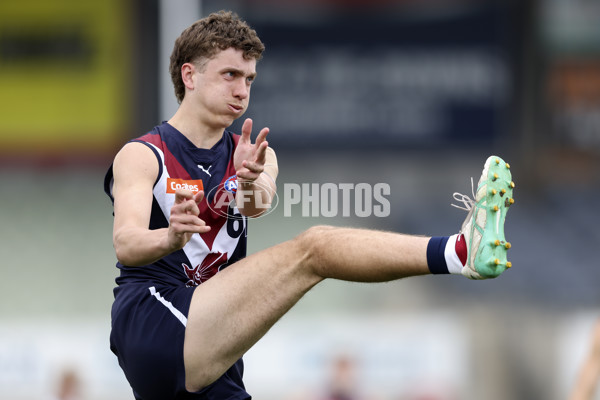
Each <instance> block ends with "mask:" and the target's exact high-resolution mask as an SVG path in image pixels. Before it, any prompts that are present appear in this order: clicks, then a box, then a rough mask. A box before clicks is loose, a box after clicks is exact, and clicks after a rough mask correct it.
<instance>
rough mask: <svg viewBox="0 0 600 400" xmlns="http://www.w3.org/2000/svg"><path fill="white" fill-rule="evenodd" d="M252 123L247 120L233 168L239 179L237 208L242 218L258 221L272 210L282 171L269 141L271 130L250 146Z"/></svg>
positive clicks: (266, 131)
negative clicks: (277, 181)
mask: <svg viewBox="0 0 600 400" xmlns="http://www.w3.org/2000/svg"><path fill="white" fill-rule="evenodd" d="M251 132H252V120H251V119H249V118H248V119H246V121H244V125H243V127H242V137H241V139H240V142H239V143H238V147H237V148H236V153H235V155H234V164H235V168H236V174H237V177H238V184H239V185H238V191H237V194H236V204H237V207H238V209H239V210H240V212H241V213H242V215H245V216H247V217H257V216H259V215H261V214H263V213H264V212H265V211H267V210H268V209H269V208H270V207H271V203H272V201H273V196H275V192H276V191H277V184H276V179H277V174H278V173H279V167H278V165H277V157H276V155H275V151H274V150H273V149H272V148H270V147H269V144H268V142H267V141H266V137H267V134H268V133H269V128H263V129H262V130H261V131H260V132H259V134H258V136H257V138H256V142H255V143H254V144H252V142H251V138H250V136H251Z"/></svg>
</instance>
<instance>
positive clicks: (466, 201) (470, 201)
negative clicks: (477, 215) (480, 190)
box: [450, 177, 475, 211]
mask: <svg viewBox="0 0 600 400" xmlns="http://www.w3.org/2000/svg"><path fill="white" fill-rule="evenodd" d="M471 194H472V195H473V197H472V198H471V197H469V196H468V195H466V194H462V193H458V192H454V194H453V195H452V197H453V198H454V200H456V201H457V202H459V203H462V204H463V205H464V207H463V206H461V205H456V204H450V205H451V206H452V207H456V208H459V209H461V210H465V211H471V209H472V208H473V205H474V204H475V186H474V185H473V177H471Z"/></svg>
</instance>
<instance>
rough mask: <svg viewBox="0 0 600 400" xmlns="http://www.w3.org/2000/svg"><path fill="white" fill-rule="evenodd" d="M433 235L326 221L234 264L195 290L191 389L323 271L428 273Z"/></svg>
mask: <svg viewBox="0 0 600 400" xmlns="http://www.w3.org/2000/svg"><path fill="white" fill-rule="evenodd" d="M428 241H429V238H426V237H420V236H408V235H402V234H396V233H390V232H383V231H373V230H363V229H349V228H333V227H324V226H318V227H313V228H310V229H309V230H307V231H306V232H304V233H302V234H301V235H299V236H298V237H296V238H295V239H293V240H290V241H288V242H284V243H282V244H279V245H277V246H274V247H272V248H269V249H266V250H264V251H261V252H259V253H256V254H253V255H251V256H249V257H247V258H245V259H243V260H241V261H239V262H237V263H235V264H233V265H231V266H229V267H227V268H226V269H225V270H223V271H221V272H219V273H218V274H217V275H215V276H214V277H213V278H211V279H210V280H208V281H207V282H204V283H203V284H202V285H200V286H198V287H197V288H196V290H195V292H194V295H193V297H192V303H191V306H190V310H189V315H188V322H187V328H186V336H185V344H184V360H185V369H186V386H187V389H188V390H190V391H196V390H199V389H201V388H202V387H205V386H206V385H208V384H210V383H211V382H213V381H215V380H216V379H217V378H219V377H220V376H221V375H222V374H223V373H224V372H225V371H226V370H227V369H228V368H229V367H230V366H231V365H233V363H234V362H235V361H237V360H238V359H239V358H240V357H241V356H242V355H243V354H244V353H245V352H246V351H247V350H248V349H250V347H252V346H253V345H254V344H255V343H256V342H257V341H258V340H259V339H260V338H261V337H262V336H263V335H264V334H265V333H266V332H267V331H268V330H269V329H270V328H271V327H272V326H273V324H275V322H277V320H279V318H281V317H282V316H283V315H284V314H285V313H286V312H287V311H288V310H289V309H290V308H291V307H292V306H293V305H294V304H296V302H297V301H298V300H300V298H302V296H303V295H304V294H305V293H306V292H308V291H309V290H310V289H311V288H312V287H313V286H314V285H316V284H317V283H319V282H320V281H322V280H323V279H326V278H333V279H341V280H347V281H356V282H384V281H391V280H395V279H400V278H404V277H409V276H416V275H425V274H428V273H429V268H428V266H427V257H426V249H427V244H428Z"/></svg>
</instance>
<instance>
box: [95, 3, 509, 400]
mask: <svg viewBox="0 0 600 400" xmlns="http://www.w3.org/2000/svg"><path fill="white" fill-rule="evenodd" d="M263 50H264V45H263V43H262V42H261V41H260V39H259V38H258V36H257V34H256V32H255V31H254V30H253V29H251V28H250V27H249V26H248V25H247V24H246V23H245V22H244V21H242V20H240V19H239V18H238V17H237V16H236V15H234V14H232V13H231V12H219V13H214V14H211V15H209V16H208V17H206V18H203V19H201V20H199V21H197V22H195V23H194V24H192V25H191V26H190V27H189V28H187V29H186V30H184V31H183V33H182V34H181V35H180V36H179V38H178V39H177V40H176V41H175V46H174V49H173V52H172V55H171V65H170V72H171V77H172V80H173V83H174V86H175V93H176V96H177V99H178V101H179V103H180V106H179V109H178V110H177V111H176V113H175V114H174V115H173V116H172V118H171V119H169V121H167V122H164V123H162V124H161V125H159V126H157V127H155V128H154V129H153V130H152V131H151V132H149V133H147V134H146V135H143V136H141V137H139V138H137V139H134V140H132V141H130V142H129V143H127V144H125V145H124V146H123V148H122V149H121V150H120V151H119V152H118V154H117V155H116V157H115V159H114V162H113V164H112V166H111V167H110V168H109V171H108V172H107V175H106V179H105V190H106V192H107V194H108V195H109V196H110V197H111V199H112V201H113V204H114V226H113V243H114V247H115V252H116V256H117V260H118V263H117V267H118V268H119V269H120V276H119V277H118V278H117V279H116V282H117V287H116V288H115V290H114V295H115V300H114V303H113V307H112V330H111V337H110V340H111V342H110V343H111V349H112V351H113V352H114V353H115V354H116V356H117V358H118V361H119V364H120V366H121V367H122V369H123V371H124V373H125V376H126V377H127V379H128V381H129V383H130V385H131V387H132V389H133V392H134V395H135V398H136V399H140V400H142V399H143V400H170V399H215V400H217V399H219V400H221V399H240V400H241V399H250V398H251V396H250V395H249V394H248V393H247V392H246V390H245V387H244V383H243V380H242V375H243V361H242V356H243V355H244V353H245V352H246V351H247V350H248V349H250V348H251V347H252V346H253V345H254V344H255V343H256V342H257V341H258V340H259V339H260V338H261V337H262V336H263V335H264V334H265V333H266V332H267V331H268V330H269V329H270V328H271V327H272V326H273V325H274V324H275V323H276V322H277V321H278V320H279V318H281V317H282V316H283V315H284V314H285V313H286V312H287V311H288V310H289V309H290V308H291V307H293V306H294V304H296V302H297V301H298V300H299V299H300V298H302V296H303V295H304V294H305V293H306V292H308V291H309V290H310V289H311V288H312V287H313V286H315V285H316V284H318V283H319V282H321V281H323V280H324V279H327V278H332V279H341V280H348V281H357V282H386V281H391V280H396V279H401V278H405V277H409V276H418V275H426V274H431V273H434V274H449V273H452V274H457V275H464V276H467V277H469V278H472V279H485V278H495V277H497V276H498V275H500V274H501V273H502V272H503V271H504V270H505V269H506V268H508V267H510V263H509V262H508V261H507V260H506V251H507V249H508V248H509V247H510V244H509V243H508V242H506V241H505V238H504V228H503V227H504V218H505V216H506V212H507V209H508V207H509V206H510V205H511V204H512V201H513V200H512V191H513V187H514V184H513V183H512V180H511V173H510V169H509V165H508V164H506V163H505V162H504V161H503V160H502V159H500V158H499V157H490V158H488V159H487V161H486V163H485V166H484V169H483V173H482V175H481V178H480V180H479V184H478V186H477V188H476V189H474V190H473V192H474V193H473V197H474V199H471V198H470V197H467V196H462V197H460V196H459V197H458V199H459V200H460V201H462V203H463V204H464V207H463V208H464V209H465V210H467V211H469V213H468V215H467V219H466V220H465V222H464V224H463V226H462V228H461V231H460V233H459V234H455V235H452V236H443V237H442V236H440V237H421V236H410V235H402V234H398V233H392V232H383V231H374V230H362V229H349V228H334V227H325V226H318V227H313V228H310V229H309V230H307V231H306V232H303V233H302V234H300V235H299V236H297V237H296V238H294V239H292V240H290V241H287V242H284V243H281V244H279V245H276V246H274V247H271V248H269V249H266V250H263V251H260V252H257V253H256V254H252V255H250V256H248V257H246V226H247V218H248V217H256V216H259V215H261V214H262V213H264V212H265V211H266V210H267V209H268V208H269V207H270V205H271V200H272V198H273V196H274V195H275V191H276V183H275V182H276V179H277V174H278V166H277V158H276V156H275V152H274V151H273V149H271V148H270V147H269V146H268V142H267V140H266V138H267V135H268V133H269V130H268V128H263V129H261V130H260V132H259V133H258V135H257V137H256V140H255V142H254V143H252V140H251V134H252V128H253V126H252V121H251V120H250V119H247V120H246V121H245V122H244V124H243V126H242V129H241V130H242V132H241V135H236V134H233V133H231V132H229V131H227V130H226V129H227V127H229V126H230V125H231V124H232V123H233V121H234V120H236V119H237V118H239V117H241V116H242V115H243V114H244V112H245V111H246V109H247V107H248V104H249V98H250V89H251V86H252V84H253V81H254V78H255V77H256V64H257V61H258V60H259V59H260V58H261V56H262V52H263ZM366 72H368V71H366ZM284 89H285V88H282V90H284ZM365 140H369V139H368V138H366V139H365ZM223 199H226V200H227V201H223ZM233 200H235V201H233Z"/></svg>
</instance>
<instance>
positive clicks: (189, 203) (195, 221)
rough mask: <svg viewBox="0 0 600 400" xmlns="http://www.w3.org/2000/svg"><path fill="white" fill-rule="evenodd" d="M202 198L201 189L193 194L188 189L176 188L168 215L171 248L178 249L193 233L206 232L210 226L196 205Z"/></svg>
mask: <svg viewBox="0 0 600 400" xmlns="http://www.w3.org/2000/svg"><path fill="white" fill-rule="evenodd" d="M203 198H204V192H203V191H202V190H201V191H199V192H198V193H196V194H194V193H193V192H191V191H190V190H184V189H178V190H177V191H176V192H175V203H174V204H173V207H171V216H170V217H169V233H168V235H169V244H170V245H171V247H172V248H173V250H179V249H181V248H183V246H185V244H186V243H187V242H189V241H190V239H191V238H192V235H193V234H194V233H206V232H208V231H210V226H208V225H206V222H204V221H203V220H202V219H200V217H199V216H198V215H199V214H200V208H199V207H198V205H199V204H200V202H201V201H202V199H203Z"/></svg>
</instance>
